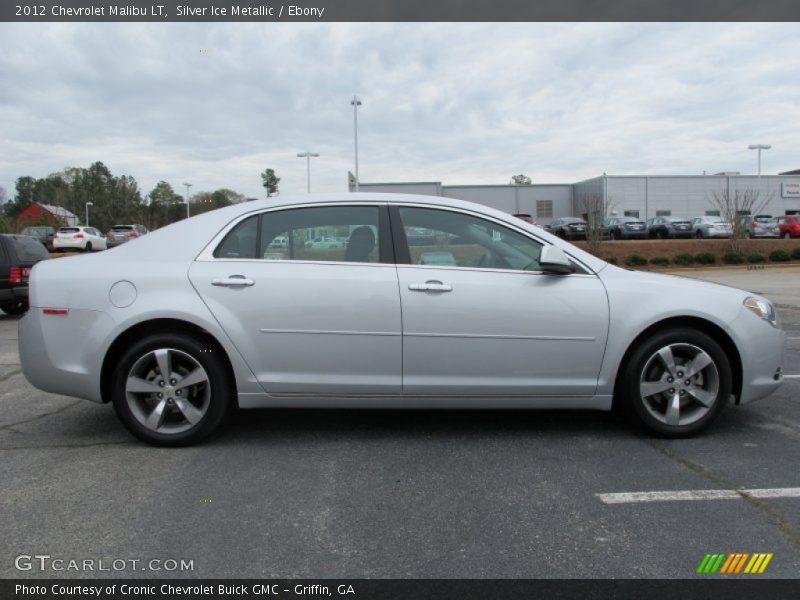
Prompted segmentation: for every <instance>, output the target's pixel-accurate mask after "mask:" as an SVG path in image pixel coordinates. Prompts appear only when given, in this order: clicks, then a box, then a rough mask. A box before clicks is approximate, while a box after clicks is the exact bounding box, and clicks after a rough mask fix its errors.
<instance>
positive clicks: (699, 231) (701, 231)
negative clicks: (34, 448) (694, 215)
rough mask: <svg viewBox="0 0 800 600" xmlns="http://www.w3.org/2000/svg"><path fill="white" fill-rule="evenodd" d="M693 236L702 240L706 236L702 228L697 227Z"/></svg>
mask: <svg viewBox="0 0 800 600" xmlns="http://www.w3.org/2000/svg"><path fill="white" fill-rule="evenodd" d="M695 236H696V237H697V239H698V240H702V239H703V238H704V237H706V236H705V234H704V233H703V230H702V229H698V230H697V233H696V234H695Z"/></svg>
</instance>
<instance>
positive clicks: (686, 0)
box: [0, 0, 800, 22]
mask: <svg viewBox="0 0 800 600" xmlns="http://www.w3.org/2000/svg"><path fill="white" fill-rule="evenodd" d="M0 21H17V22H46V21H75V22H78V21H109V22H125V21H151V22H168V21H181V22H203V21H232V22H247V21H250V22H259V21H261V22H268V21H282V22H300V21H305V22H336V21H347V22H355V21H366V22H375V21H384V22H396V21H430V22H436V21H456V22H457V21H780V22H785V21H800V2H797V0H436V1H434V2H431V1H430V0H296V1H293V2H288V3H279V2H275V3H273V2H270V1H268V0H178V1H176V0H33V1H30V2H27V1H22V0H3V2H2V3H0Z"/></svg>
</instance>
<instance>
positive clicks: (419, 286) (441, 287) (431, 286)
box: [408, 280, 453, 292]
mask: <svg viewBox="0 0 800 600" xmlns="http://www.w3.org/2000/svg"><path fill="white" fill-rule="evenodd" d="M408 289H410V290H411V291H412V292H452V291H453V286H452V285H450V284H449V283H442V282H441V281H435V280H431V281H426V282H425V283H409V284H408Z"/></svg>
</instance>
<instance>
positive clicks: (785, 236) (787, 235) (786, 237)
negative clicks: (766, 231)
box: [783, 231, 792, 240]
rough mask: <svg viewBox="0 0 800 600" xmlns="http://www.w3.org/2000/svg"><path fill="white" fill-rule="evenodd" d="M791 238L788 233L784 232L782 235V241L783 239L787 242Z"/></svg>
mask: <svg viewBox="0 0 800 600" xmlns="http://www.w3.org/2000/svg"><path fill="white" fill-rule="evenodd" d="M791 237H792V234H791V233H789V232H788V231H786V232H784V234H783V239H785V240H788V239H790V238H791Z"/></svg>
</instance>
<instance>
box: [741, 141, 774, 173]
mask: <svg viewBox="0 0 800 600" xmlns="http://www.w3.org/2000/svg"><path fill="white" fill-rule="evenodd" d="M747 148H748V150H758V178H759V179H761V151H762V150H769V149H770V148H772V146H770V145H769V144H750V145H749V146H748V147H747Z"/></svg>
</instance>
